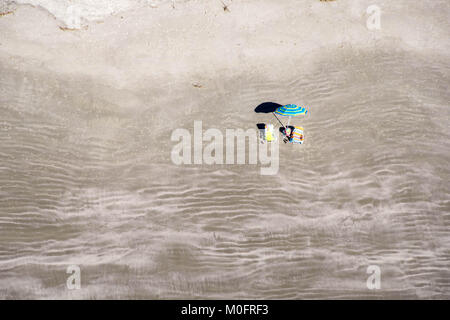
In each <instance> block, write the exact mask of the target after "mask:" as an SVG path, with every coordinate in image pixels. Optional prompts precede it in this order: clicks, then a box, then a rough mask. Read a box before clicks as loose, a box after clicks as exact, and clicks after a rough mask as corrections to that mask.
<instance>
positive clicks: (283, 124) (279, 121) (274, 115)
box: [272, 112, 286, 129]
mask: <svg viewBox="0 0 450 320" xmlns="http://www.w3.org/2000/svg"><path fill="white" fill-rule="evenodd" d="M272 114H273V115H274V116H275V118H277V120H278V122H279V123H281V125H282V126H283V128H284V129H286V127H285V126H284V124H283V122H281V121H280V119H278V117H277V116H276V115H275V113H273V112H272Z"/></svg>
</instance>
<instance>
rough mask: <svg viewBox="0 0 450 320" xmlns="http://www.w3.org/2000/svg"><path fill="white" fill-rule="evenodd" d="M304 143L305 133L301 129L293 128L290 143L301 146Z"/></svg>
mask: <svg viewBox="0 0 450 320" xmlns="http://www.w3.org/2000/svg"><path fill="white" fill-rule="evenodd" d="M304 141H305V132H304V129H303V128H302V127H294V133H293V135H292V143H299V144H303V142H304Z"/></svg>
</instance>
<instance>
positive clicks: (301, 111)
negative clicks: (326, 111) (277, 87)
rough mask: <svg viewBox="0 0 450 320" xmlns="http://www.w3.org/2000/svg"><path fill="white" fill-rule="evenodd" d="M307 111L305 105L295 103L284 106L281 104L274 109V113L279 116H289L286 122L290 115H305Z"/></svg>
mask: <svg viewBox="0 0 450 320" xmlns="http://www.w3.org/2000/svg"><path fill="white" fill-rule="evenodd" d="M307 113H308V110H307V109H306V107H301V106H297V105H295V104H287V105H284V106H281V107H279V108H277V110H275V112H274V114H278V115H280V116H285V117H289V120H288V124H287V125H289V122H290V121H291V117H296V116H299V115H306V114H307Z"/></svg>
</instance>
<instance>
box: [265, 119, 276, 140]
mask: <svg viewBox="0 0 450 320" xmlns="http://www.w3.org/2000/svg"><path fill="white" fill-rule="evenodd" d="M264 133H265V135H264V138H265V139H266V141H267V142H272V141H273V140H275V137H274V134H273V124H270V123H269V124H266V127H265V131H264Z"/></svg>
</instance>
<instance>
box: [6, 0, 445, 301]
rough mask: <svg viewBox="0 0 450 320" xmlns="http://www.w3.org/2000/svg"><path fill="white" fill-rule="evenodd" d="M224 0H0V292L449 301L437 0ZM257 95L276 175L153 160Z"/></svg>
mask: <svg viewBox="0 0 450 320" xmlns="http://www.w3.org/2000/svg"><path fill="white" fill-rule="evenodd" d="M223 3H224V4H225V5H224V4H223ZM223 3H222V2H221V1H217V0H214V1H213V0H184V1H178V0H177V1H140V0H135V1H131V0H115V1H109V2H108V1H103V0H102V1H97V2H95V3H94V2H92V1H88V0H77V1H75V0H74V1H65V0H64V1H56V0H28V1H27V0H21V1H5V0H0V298H1V299H60V298H62V299H105V298H113V299H130V298H131V299H143V298H146V299H304V298H311V299H317V298H325V299H361V298H371V299H398V298H401V299H417V298H419V299H449V298H450V280H449V279H450V220H449V217H450V215H449V212H450V202H449V199H450V197H449V196H450V194H449V193H450V190H449V182H448V181H450V172H449V169H450V168H449V160H450V129H449V116H450V108H449V101H450V93H449V90H448V86H449V78H450V63H449V61H450V60H449V52H450V40H449V39H450V38H449V36H448V35H449V31H450V22H449V21H450V19H449V13H450V4H449V2H448V1H443V0H442V1H441V0H428V1H414V2H413V1H407V0H399V1H384V0H377V1H372V0H370V1H366V0H357V1H350V0H336V1H330V2H323V1H319V0H301V1H299V0H283V1H274V0H233V1H224V2H223ZM373 5H375V6H376V8H379V9H380V16H379V18H380V19H379V22H380V24H379V25H378V27H377V28H372V29H371V28H370V21H371V20H370V19H371V17H373V14H374V13H373V12H372V13H368V8H369V7H370V6H373ZM224 6H225V8H224ZM369 11H370V10H369ZM368 19H369V24H368V22H367V21H368ZM267 101H272V102H276V103H280V104H283V105H284V104H289V103H293V104H299V105H306V106H308V114H307V116H305V117H298V118H294V119H293V120H292V122H293V123H295V124H296V125H301V126H303V127H304V128H305V136H306V142H305V143H304V144H303V145H299V146H294V145H289V144H282V143H281V144H280V145H279V165H277V171H276V173H275V174H273V175H261V174H260V168H261V166H262V165H261V164H259V163H258V164H256V165H253V164H213V165H209V164H205V163H202V164H190V165H188V164H181V165H177V164H175V163H173V161H172V158H171V154H172V152H173V148H174V145H175V144H176V143H175V142H174V141H172V139H171V135H172V133H173V132H174V130H176V129H186V130H188V131H189V132H193V130H194V123H195V122H196V121H201V123H202V128H203V130H207V129H208V128H213V129H217V130H218V131H220V132H225V130H226V129H230V128H231V129H237V128H240V129H243V130H247V129H249V128H251V129H256V124H257V123H260V122H265V123H268V122H270V123H272V124H274V125H276V126H278V125H279V123H277V121H276V119H275V118H274V117H272V116H271V115H270V114H256V113H255V112H254V109H255V107H256V106H258V105H259V104H261V103H263V102H267ZM282 120H283V121H284V119H282ZM276 130H277V133H278V128H277V129H276ZM236 152H238V151H236ZM247 153H248V150H247ZM247 156H248V154H247ZM73 265H75V266H79V268H80V270H81V288H79V289H77V290H70V288H68V287H67V278H68V276H69V274H68V273H67V267H68V266H73ZM369 266H377V267H379V268H380V270H381V287H380V288H377V289H373V288H372V289H370V288H368V285H367V278H368V277H369V274H368V273H367V270H368V269H367V268H368V267H369Z"/></svg>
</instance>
